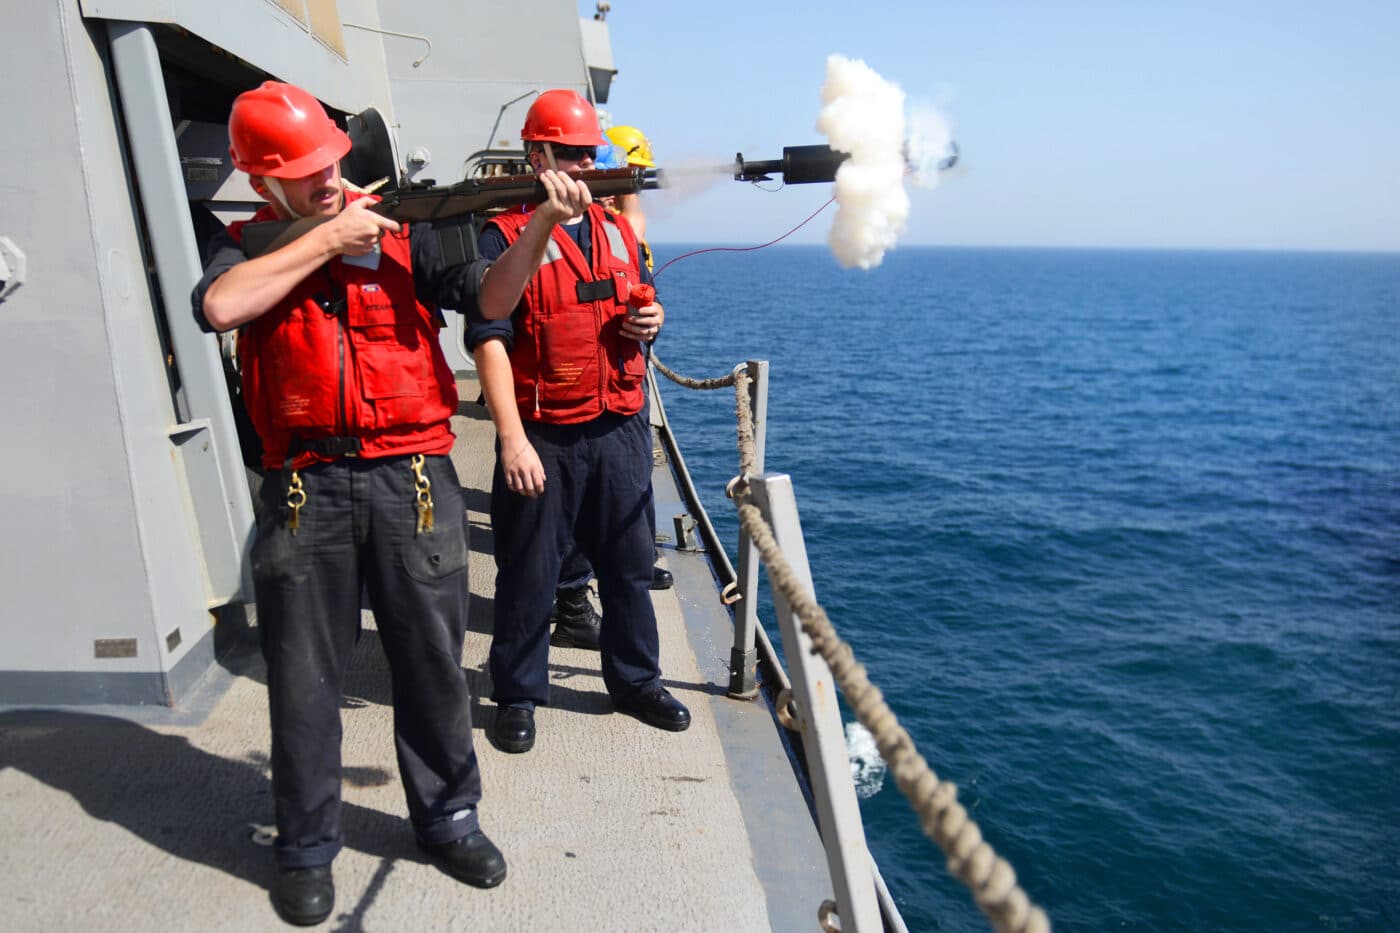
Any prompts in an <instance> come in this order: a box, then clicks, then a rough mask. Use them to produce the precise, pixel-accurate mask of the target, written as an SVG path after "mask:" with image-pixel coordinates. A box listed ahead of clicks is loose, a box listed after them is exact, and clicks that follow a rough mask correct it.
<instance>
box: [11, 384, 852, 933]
mask: <svg viewBox="0 0 1400 933" xmlns="http://www.w3.org/2000/svg"><path fill="white" fill-rule="evenodd" d="M462 398H463V399H464V400H471V399H474V398H476V386H475V384H474V383H471V382H467V383H464V384H463V386H462ZM454 429H455V430H456V431H457V434H458V443H457V446H456V449H455V450H454V454H453V456H454V459H455V461H456V465H457V468H458V471H459V474H460V475H461V478H462V482H463V484H464V485H465V486H466V487H467V500H468V511H469V518H470V523H471V535H472V541H471V544H472V554H471V566H470V575H471V608H470V631H469V633H468V636H467V642H466V646H465V650H464V656H463V668H464V669H465V671H466V673H467V677H468V678H469V681H470V683H471V687H472V694H473V697H474V701H473V702H474V705H473V709H472V721H473V728H474V730H475V735H476V746H477V749H478V754H479V756H480V760H481V769H482V775H483V781H484V785H485V796H484V799H483V801H482V807H481V819H482V825H483V827H484V828H485V829H486V831H487V833H488V834H489V835H490V836H491V837H492V839H493V840H495V841H496V843H497V844H498V845H499V846H500V847H501V849H502V850H503V851H504V853H505V855H506V858H507V860H508V862H509V874H508V876H507V878H506V880H505V882H504V883H503V884H502V885H501V886H500V887H498V888H495V889H493V890H490V891H481V890H477V889H474V888H471V887H467V886H465V885H462V884H459V883H457V882H455V881H453V880H452V879H451V878H449V877H448V876H447V875H445V874H444V873H442V872H441V871H439V870H438V869H437V868H436V867H435V866H433V865H432V864H431V863H430V862H428V861H427V860H426V859H425V858H424V857H423V856H422V855H421V854H420V853H419V852H418V850H417V849H416V848H415V846H414V843H413V836H412V832H411V830H410V827H409V824H408V822H407V809H406V806H405V804H404V800H403V795H402V791H401V788H400V786H399V782H398V776H397V771H396V766H395V763H394V752H393V736H392V710H391V707H390V696H391V686H390V679H389V674H388V669H387V664H386V662H385V659H384V655H383V652H382V649H381V647H380V645H379V640H378V638H376V637H373V635H372V629H373V618H372V615H370V614H369V613H366V629H367V637H363V638H362V639H361V640H360V643H359V645H358V646H357V649H356V652H355V656H354V658H353V661H352V665H351V671H350V674H349V679H348V686H347V693H346V698H345V701H344V704H343V709H342V718H343V722H344V765H345V767H344V801H345V811H344V827H345V849H344V851H343V852H342V853H341V855H340V857H339V858H338V859H337V860H336V863H335V880H336V887H337V901H336V909H335V912H334V913H333V914H332V915H331V917H330V919H329V920H328V921H327V923H326V924H325V926H327V927H330V928H333V929H337V930H399V929H404V930H410V929H411V930H451V929H465V928H471V929H478V930H540V929H563V928H566V927H575V928H578V929H586V930H600V931H603V930H696V931H700V930H706V931H708V930H715V929H722V930H729V931H745V930H792V929H812V928H813V927H814V926H815V921H816V914H817V909H818V906H819V905H820V903H821V901H822V900H823V899H824V898H827V897H829V896H831V895H830V882H829V880H828V878H827V873H826V866H825V860H824V856H823V854H822V848H821V843H820V841H819V839H818V836H817V833H816V830H815V828H814V827H813V824H812V821H811V818H810V815H809V811H808V808H807V804H806V803H805V801H804V799H803V797H802V795H801V793H800V790H799V788H798V785H797V782H796V780H795V778H794V777H793V773H792V770H791V766H790V764H789V760H788V753H787V751H786V747H785V744H784V743H783V742H782V740H781V739H780V737H779V736H778V733H777V727H776V726H775V724H774V722H773V719H772V716H771V713H770V710H769V708H768V706H767V705H766V704H765V703H763V701H761V700H760V701H758V702H754V703H744V702H738V701H734V700H730V699H728V698H727V697H726V696H725V685H726V684H727V682H728V671H727V663H728V658H729V647H730V640H731V638H732V635H731V632H732V628H731V623H730V620H729V617H728V614H727V612H726V611H725V610H724V609H723V608H722V607H721V606H720V603H719V600H718V598H717V595H716V586H715V583H714V577H713V574H712V572H711V570H710V566H709V563H708V561H707V560H706V558H705V557H704V556H703V555H701V554H697V553H693V552H686V551H679V550H676V549H675V548H674V547H673V546H671V545H669V544H664V545H663V550H662V553H663V563H664V564H665V565H666V566H667V567H668V568H669V569H670V570H671V571H672V572H673V573H674V575H675V577H676V587H675V589H673V590H667V591H660V592H656V593H654V601H655V605H656V611H657V618H658V623H659V626H660V633H661V651H662V659H661V660H662V669H663V671H664V672H665V683H666V685H667V687H669V688H670V689H671V691H672V692H673V693H675V694H676V696H678V697H680V698H681V699H682V700H684V701H685V702H686V703H687V704H688V705H689V707H690V709H691V712H692V715H693V724H692V726H691V728H690V729H689V730H688V731H687V732H684V733H680V734H672V733H666V732H661V731H658V730H655V729H652V728H650V727H648V726H646V725H644V724H642V723H641V722H639V721H637V720H635V719H633V718H631V717H628V716H625V715H621V714H616V713H613V712H612V710H611V705H610V704H609V701H608V699H607V695H606V692H605V691H604V689H603V685H602V681H601V678H600V676H599V674H598V658H597V655H596V654H594V653H589V652H585V651H578V650H564V649H557V648H556V649H552V650H551V655H550V679H551V691H552V704H551V705H550V706H549V707H545V708H541V709H540V711H539V713H538V716H537V722H538V740H537V742H536V746H535V748H534V750H533V751H531V752H530V753H528V754H525V755H506V754H503V753H501V752H499V751H497V750H496V749H495V748H493V747H492V746H491V744H490V743H489V742H488V741H487V739H486V736H485V732H484V729H485V726H486V725H487V724H488V723H489V722H490V719H491V716H492V708H491V704H490V703H489V701H484V700H482V699H481V698H482V697H485V696H488V695H489V693H490V685H489V679H488V675H487V674H486V654H487V649H488V647H489V643H490V631H491V624H492V595H493V583H494V578H495V568H494V564H493V562H492V556H491V553H492V552H491V531H490V527H489V518H488V492H487V490H489V485H490V471H491V465H492V459H493V454H492V443H493V441H494V431H493V430H492V427H491V422H490V420H489V418H488V417H487V415H486V413H485V411H484V409H482V408H480V407H479V406H476V405H473V404H464V405H463V406H462V408H461V414H460V415H459V416H458V417H457V418H456V419H454ZM664 460H665V458H664V457H658V466H657V469H656V473H655V489H656V495H657V514H658V516H659V522H658V523H659V525H660V526H661V530H662V531H663V533H664V532H665V530H666V529H668V528H669V526H670V524H671V523H670V516H671V515H674V514H677V513H679V512H682V511H685V510H686V509H685V506H684V505H683V504H682V503H681V500H680V495H679V493H678V492H677V489H676V485H675V483H674V481H673V479H672V477H671V473H670V470H669V466H668V465H667V464H666V463H665V462H664ZM220 624H221V625H224V624H226V623H220ZM218 634H219V636H220V640H221V641H223V642H225V643H227V647H226V648H225V650H224V651H223V652H222V654H221V662H220V664H219V665H218V666H216V667H215V668H213V669H212V670H211V671H210V673H209V675H208V676H207V677H206V678H205V680H204V682H203V683H202V684H201V686H200V687H199V689H198V690H196V691H195V692H194V694H193V695H191V696H190V697H189V698H188V699H187V700H186V701H185V702H183V703H182V704H181V706H180V707H178V708H175V709H157V708H150V707H146V708H134V709H133V708H123V707H100V708H96V707H81V708H78V707H68V708H60V709H47V710H39V709H14V708H10V709H6V710H4V711H0V836H3V838H4V839H5V840H6V842H5V845H4V847H3V850H0V902H3V903H4V904H5V905H6V910H5V914H6V915H7V916H8V917H9V918H10V919H9V920H8V921H6V924H5V925H6V928H7V929H9V930H17V931H18V930H24V931H28V930H46V931H47V930H80V929H81V930H133V929H149V928H151V927H153V926H157V925H159V926H162V927H166V928H173V929H200V930H239V931H246V930H261V929H278V928H282V926H283V925H282V924H281V922H280V921H279V920H278V919H277V917H276V915H275V914H274V913H273V910H272V908H271V905H270V902H269V898H268V888H269V886H270V884H271V882H272V879H273V875H274V868H273V860H272V853H271V850H270V849H269V848H267V845H268V842H269V833H270V830H271V828H272V827H271V825H270V824H271V823H272V802H271V795H270V781H269V770H268V734H267V710H266V702H267V701H266V691H265V687H264V684H263V671H262V663H261V660H260V658H259V657H258V654H257V651H256V649H255V648H253V647H252V646H253V644H254V643H255V639H253V638H249V637H247V636H248V634H249V633H248V632H244V633H238V632H233V631H229V632H219V633H218Z"/></svg>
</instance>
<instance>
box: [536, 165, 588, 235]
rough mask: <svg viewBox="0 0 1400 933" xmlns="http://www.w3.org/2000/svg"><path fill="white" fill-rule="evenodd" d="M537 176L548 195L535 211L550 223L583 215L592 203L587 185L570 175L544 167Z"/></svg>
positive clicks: (561, 221)
mask: <svg viewBox="0 0 1400 933" xmlns="http://www.w3.org/2000/svg"><path fill="white" fill-rule="evenodd" d="M538 177H539V181H540V184H542V185H544V190H545V193H546V194H548V195H549V197H548V198H546V199H545V200H544V201H542V202H541V203H540V205H539V206H538V207H536V208H535V212H536V213H537V214H540V215H542V216H543V218H544V219H545V220H546V221H547V222H548V223H550V224H551V225H553V224H557V223H563V222H564V221H566V220H572V219H573V218H575V217H581V216H583V212H584V211H586V210H588V205H590V204H592V203H593V193H592V192H590V191H589V190H588V186H587V185H585V184H584V183H583V182H581V181H579V180H578V179H577V178H574V177H573V176H571V175H568V174H566V173H564V172H557V171H554V170H552V169H545V170H543V171H542V172H540V173H539V176H538Z"/></svg>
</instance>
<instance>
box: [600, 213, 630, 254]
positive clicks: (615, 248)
mask: <svg viewBox="0 0 1400 933" xmlns="http://www.w3.org/2000/svg"><path fill="white" fill-rule="evenodd" d="M603 229H604V230H605V231H607V234H608V249H609V250H611V251H612V254H613V258H614V259H617V260H620V261H621V262H631V260H632V257H630V256H628V255H627V241H626V240H624V239H623V238H622V231H621V230H619V229H617V225H616V224H612V223H604V224H603Z"/></svg>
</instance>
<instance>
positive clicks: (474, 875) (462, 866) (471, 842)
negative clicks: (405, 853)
mask: <svg viewBox="0 0 1400 933" xmlns="http://www.w3.org/2000/svg"><path fill="white" fill-rule="evenodd" d="M418 848H420V849H422V850H423V851H424V852H426V853H428V854H429V855H431V856H432V857H433V859H434V860H435V861H436V862H437V863H438V865H439V866H440V867H441V868H442V870H443V871H445V872H447V873H448V874H449V875H451V876H452V877H453V878H456V879H457V880H458V881H460V882H462V883H463V884H469V885H472V886H473V887H477V888H494V887H495V886H496V885H498V884H500V883H501V882H502V881H504V880H505V878H506V857H505V856H504V855H502V854H501V850H500V849H498V848H496V845H495V843H493V842H492V841H491V840H490V839H487V838H486V834H485V833H483V832H482V831H481V830H479V829H478V830H477V831H476V832H474V833H471V834H469V835H466V836H463V837H462V838H461V839H454V840H452V841H451V842H442V843H438V844H436V845H434V844H430V843H427V842H424V841H423V840H421V839H420V840H418Z"/></svg>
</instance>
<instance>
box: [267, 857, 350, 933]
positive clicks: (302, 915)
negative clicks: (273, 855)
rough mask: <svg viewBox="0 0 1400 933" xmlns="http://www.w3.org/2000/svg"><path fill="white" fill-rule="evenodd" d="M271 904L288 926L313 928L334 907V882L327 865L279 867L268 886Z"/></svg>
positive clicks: (328, 914) (327, 915)
mask: <svg viewBox="0 0 1400 933" xmlns="http://www.w3.org/2000/svg"><path fill="white" fill-rule="evenodd" d="M272 904H273V906H274V907H276V908H277V913H278V914H280V915H281V917H282V919H283V920H285V921H287V922H288V923H292V924H296V925H297V926H299V927H310V926H315V925H316V924H318V923H320V922H321V921H322V920H325V919H326V918H327V917H329V916H330V915H331V911H332V910H333V909H334V908H335V882H334V881H333V880H331V867H330V866H329V865H316V866H313V867H311V868H279V869H278V870H277V880H276V881H275V882H274V883H273V886H272Z"/></svg>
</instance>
